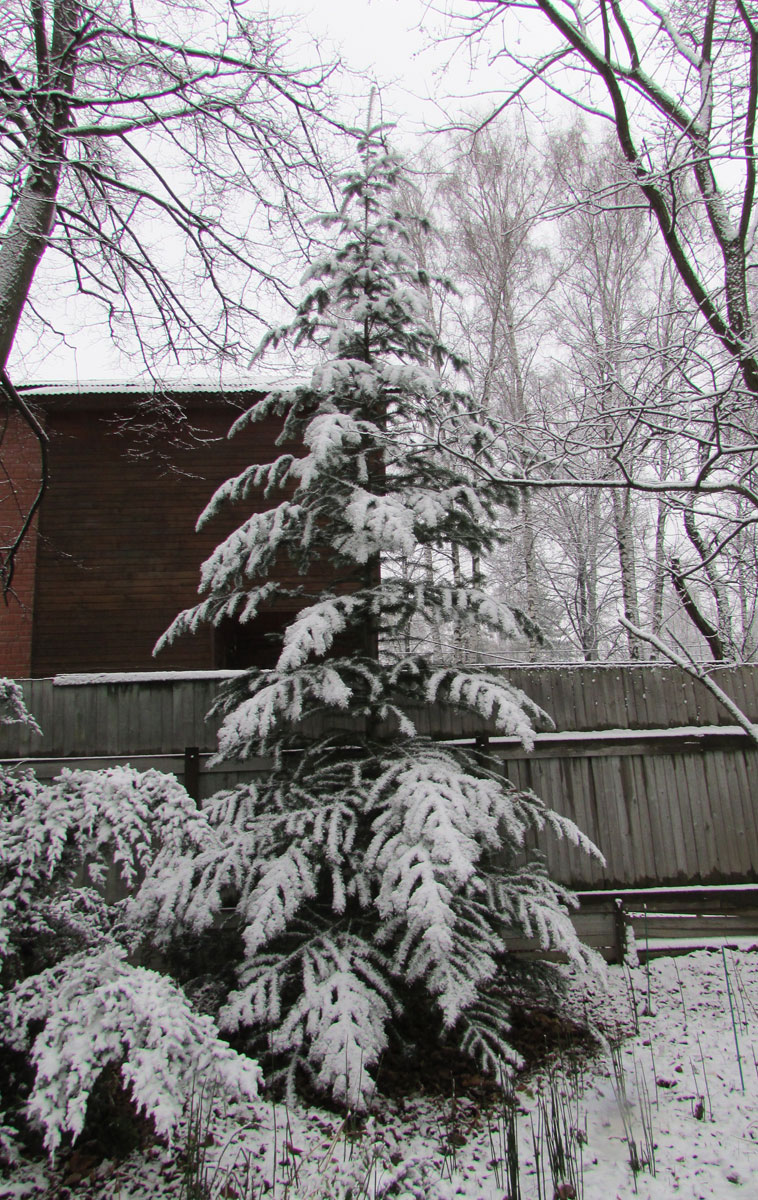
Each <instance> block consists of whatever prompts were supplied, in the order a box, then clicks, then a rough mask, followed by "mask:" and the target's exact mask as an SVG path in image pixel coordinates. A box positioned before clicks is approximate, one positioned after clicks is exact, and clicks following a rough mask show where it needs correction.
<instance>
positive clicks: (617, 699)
mask: <svg viewBox="0 0 758 1200" xmlns="http://www.w3.org/2000/svg"><path fill="white" fill-rule="evenodd" d="M227 674H230V673H227V672H218V671H213V672H186V673H185V672H155V673H152V672H134V673H131V672H129V673H119V674H115V675H111V674H102V675H86V676H70V675H69V676H59V677H57V678H56V679H31V680H24V681H22V686H23V689H24V695H25V697H26V703H27V707H28V708H29V711H30V712H32V713H34V715H35V716H36V718H37V720H38V722H39V724H40V726H41V728H42V731H43V733H42V737H40V736H39V735H36V734H33V733H31V732H29V731H28V730H24V729H23V727H21V726H8V727H5V728H2V729H0V758H3V757H6V758H17V757H20V756H25V755H30V756H36V757H63V756H69V755H97V754H160V753H164V754H171V753H177V752H178V753H181V752H182V751H183V749H184V747H185V746H198V747H199V748H200V749H201V750H215V748H216V728H217V723H216V722H209V721H206V720H205V717H206V714H207V712H208V710H209V708H210V707H211V704H212V702H213V699H214V698H215V696H216V695H217V693H218V689H219V688H220V687H221V686H222V684H223V678H222V676H224V677H225V676H226V675H227ZM503 674H505V675H506V677H507V678H508V680H509V682H510V683H512V684H514V685H515V686H516V687H519V688H521V689H522V690H523V691H524V692H525V693H526V694H527V695H528V696H529V697H530V699H532V700H534V701H535V702H536V703H537V704H538V705H539V706H540V707H541V708H543V709H544V710H545V711H546V712H547V713H549V714H550V716H551V717H552V719H553V721H554V723H555V732H556V733H592V732H599V731H623V730H639V731H643V730H662V729H678V728H682V727H688V728H689V727H704V726H708V727H711V726H718V727H723V728H724V732H725V733H726V732H727V728H726V727H730V726H732V725H733V724H734V719H733V717H732V716H731V714H729V713H728V712H726V711H725V710H722V709H721V706H720V705H719V704H718V702H717V701H716V699H715V698H714V697H713V696H712V695H711V694H710V692H708V691H707V690H706V689H705V688H704V687H703V686H702V685H701V684H699V683H698V682H697V681H696V680H694V679H692V678H691V677H690V676H688V675H686V674H685V673H684V672H683V671H681V670H679V669H678V668H676V667H670V666H666V665H662V664H645V665H639V666H633V667H627V666H618V665H617V664H611V665H598V664H593V665H588V666H583V665H577V666H570V667H552V666H542V665H541V666H523V667H521V666H520V667H508V668H504V669H503ZM717 678H718V681H719V684H720V686H721V687H722V688H723V689H724V691H725V692H727V694H728V695H730V696H731V697H732V698H733V699H734V700H735V702H736V703H737V704H738V705H739V706H740V707H741V708H742V709H743V710H744V711H745V713H746V714H747V716H749V717H750V719H751V720H753V721H756V720H758V667H755V666H738V667H721V668H718V670H717ZM413 718H414V720H415V722H416V724H417V727H418V729H419V731H420V732H423V733H426V734H429V735H431V736H435V737H442V738H451V739H452V738H473V737H476V736H478V735H481V734H487V733H488V732H494V730H493V729H491V728H490V726H489V724H488V722H487V721H486V720H484V719H483V718H482V717H477V716H475V715H472V714H467V713H450V712H447V713H446V712H444V711H442V710H441V709H440V708H439V707H438V706H436V705H428V706H426V707H425V708H423V709H420V710H418V711H417V712H414V713H413ZM344 724H345V726H346V727H347V728H350V727H351V718H350V716H349V714H346V716H345V717H344ZM312 731H315V729H314V730H311V728H310V727H309V728H308V730H307V732H312Z"/></svg>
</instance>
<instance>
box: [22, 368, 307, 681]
mask: <svg viewBox="0 0 758 1200" xmlns="http://www.w3.org/2000/svg"><path fill="white" fill-rule="evenodd" d="M23 394H24V397H25V399H26V401H27V402H28V403H29V404H30V405H32V406H33V408H34V410H35V411H36V413H37V414H38V415H39V417H40V419H41V420H42V422H43V424H44V426H45V428H46V430H47V433H48V435H49V439H50V441H49V486H48V491H47V494H46V496H45V499H44V501H43V503H42V506H41V509H40V511H39V516H38V519H37V520H36V521H35V525H34V528H33V530H32V531H31V536H30V537H29V538H28V540H27V543H26V545H25V546H24V548H23V550H22V553H21V556H20V559H19V561H18V565H17V568H16V574H15V579H14V594H13V595H12V596H10V597H9V603H8V604H7V605H6V606H3V605H2V604H0V674H4V675H10V676H15V677H17V678H19V677H26V676H46V675H55V674H58V673H62V672H96V671H140V670H156V669H157V670H196V669H213V668H225V667H238V666H248V665H250V664H252V663H256V664H257V665H260V666H268V665H271V663H272V662H273V661H274V658H275V655H276V653H277V645H276V643H277V641H278V638H277V636H276V635H277V633H278V634H280V633H281V631H282V630H283V628H284V627H285V625H286V624H287V622H288V621H289V619H290V618H291V615H292V611H293V610H294V609H296V607H297V601H296V600H288V601H286V602H280V603H279V604H278V605H275V606H273V607H272V608H271V609H270V610H269V611H268V612H266V613H263V614H261V615H260V616H259V617H258V618H257V619H256V621H255V622H253V623H252V624H249V625H245V626H240V625H238V624H236V623H235V622H228V623H227V624H226V625H225V626H224V627H223V628H220V629H217V630H211V629H208V628H205V629H203V630H201V631H199V632H198V633H197V634H196V635H194V636H192V637H190V636H186V637H183V638H182V639H180V640H179V641H177V642H176V643H174V645H173V646H171V647H170V648H169V649H167V650H165V651H163V652H162V653H161V654H160V656H159V657H158V658H153V655H152V651H153V646H154V645H155V642H156V640H157V639H158V637H159V636H160V635H161V633H162V632H163V631H164V630H165V629H166V627H167V626H168V625H169V624H170V623H171V621H172V620H173V618H174V617H175V616H176V614H177V612H179V611H180V610H181V609H183V608H187V607H189V606H191V605H192V604H194V603H195V602H196V600H197V586H198V581H199V568H200V564H201V562H202V561H203V560H204V559H205V558H206V557H207V556H208V554H209V553H210V552H211V550H212V549H213V547H214V546H216V545H217V544H218V542H219V541H220V540H221V539H222V538H223V537H225V536H226V534H228V533H229V532H230V531H231V530H232V529H233V528H235V527H236V525H238V524H239V523H240V521H241V520H242V519H244V517H245V516H246V515H248V514H249V513H250V512H251V511H255V510H256V508H258V509H264V508H267V507H269V506H270V504H271V503H272V501H271V500H265V499H264V498H263V496H261V495H258V494H255V495H254V496H253V497H252V498H251V499H249V500H248V501H246V502H245V504H244V505H242V506H238V507H236V508H235V509H233V510H229V511H227V512H226V513H224V514H222V515H220V516H219V517H217V518H214V520H213V521H211V522H210V523H209V524H208V525H207V526H205V527H204V528H203V530H202V531H201V532H200V533H196V532H195V523H196V521H197V517H198V515H199V513H200V512H201V511H202V509H203V508H204V507H205V505H206V504H207V502H208V500H209V499H210V497H211V495H212V493H213V492H214V491H215V489H216V488H217V487H218V486H219V484H221V483H222V482H223V481H224V480H225V479H228V478H229V477H230V476H232V475H236V474H238V473H239V472H240V471H241V470H242V469H243V468H244V467H245V466H247V465H248V464H249V463H252V462H268V461H270V460H271V459H272V458H273V457H275V456H276V454H277V453H280V452H281V449H280V448H277V447H276V446H275V440H276V437H277V434H278V432H279V427H278V426H277V425H276V424H275V423H274V422H268V423H266V422H262V423H258V424H252V425H249V426H248V427H246V428H245V429H244V431H243V432H241V433H239V434H238V435H237V436H235V437H234V438H232V439H228V438H227V433H228V430H229V427H230V425H231V423H232V421H233V420H234V419H235V417H236V416H237V415H239V413H240V412H242V411H244V410H245V409H246V408H248V407H249V406H250V404H251V403H252V402H253V401H254V400H255V399H256V395H257V393H256V392H254V391H252V390H250V389H249V388H242V387H240V388H226V389H225V390H224V391H223V392H220V391H219V390H218V388H215V389H213V388H211V387H209V386H184V387H177V388H171V389H170V390H169V391H168V396H163V397H162V403H163V406H164V408H165V405H166V403H167V402H168V404H169V405H173V404H175V405H176V408H175V410H174V412H173V418H172V420H170V421H169V422H168V423H167V428H168V429H169V430H170V431H171V436H170V437H168V438H167V436H166V432H165V430H164V429H162V430H160V431H159V432H156V430H155V425H156V419H155V415H154V397H153V396H152V394H150V393H149V392H147V391H145V390H144V389H140V388H139V387H137V386H129V385H117V384H111V383H108V384H86V383H83V384H80V385H78V386H74V385H58V386H39V387H27V388H24V389H23ZM3 462H4V466H5V469H6V472H7V476H8V478H10V479H12V480H13V487H14V489H15V497H16V499H14V496H13V494H12V493H11V491H10V490H9V484H8V482H7V480H6V482H5V492H4V493H3V494H0V501H2V503H0V526H2V525H5V526H6V528H10V527H11V525H12V524H13V521H14V520H17V513H18V510H19V509H20V508H22V507H23V505H24V504H25V503H26V502H27V501H28V498H29V497H30V496H31V495H33V494H34V489H35V486H36V482H37V478H38V470H39V457H38V449H37V446H36V444H35V442H34V440H33V438H32V437H31V435H30V434H29V433H28V432H27V430H26V427H25V426H23V425H22V423H21V421H20V420H18V419H17V418H14V417H13V415H11V417H10V425H9V427H8V429H7V430H6V434H5V438H4V441H3ZM0 492H2V485H0ZM16 500H17V501H18V504H16ZM0 534H2V529H0ZM282 570H283V573H284V574H285V575H286V574H287V572H291V573H292V576H293V578H292V582H293V583H294V584H302V583H303V582H304V581H303V579H302V577H299V576H296V575H295V572H294V569H293V568H292V567H287V566H285V567H283V569H282ZM322 575H323V577H322ZM327 577H328V568H325V570H324V572H323V573H321V572H319V573H317V574H316V573H314V574H313V575H309V576H308V579H307V583H308V584H309V585H310V586H315V587H318V586H319V585H320V584H322V583H324V582H325V581H326V578H327ZM310 586H309V590H310ZM271 634H273V635H274V637H273V638H272V637H268V636H266V635H271Z"/></svg>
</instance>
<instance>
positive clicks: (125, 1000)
mask: <svg viewBox="0 0 758 1200" xmlns="http://www.w3.org/2000/svg"><path fill="white" fill-rule="evenodd" d="M3 1010H4V1011H3V1015H4V1018H5V1022H6V1034H5V1036H6V1038H7V1039H9V1040H11V1042H12V1044H15V1045H16V1046H17V1048H20V1049H26V1048H27V1046H29V1045H30V1053H31V1060H32V1063H33V1064H34V1067H35V1071H36V1076H35V1081H34V1086H33V1089H32V1092H31V1096H30V1097H29V1102H28V1109H29V1113H30V1114H31V1116H32V1117H33V1118H34V1119H35V1120H36V1121H37V1122H38V1123H39V1124H40V1126H41V1127H42V1128H43V1129H44V1130H45V1146H46V1147H47V1149H48V1150H49V1151H50V1152H51V1153H54V1152H55V1150H56V1149H57V1148H58V1146H59V1145H60V1142H61V1138H62V1137H63V1135H64V1134H66V1133H68V1134H70V1135H71V1136H72V1138H74V1139H75V1138H77V1137H78V1136H79V1134H80V1133H81V1131H82V1128H83V1127H84V1120H85V1116H86V1110H87V1100H88V1098H89V1095H90V1093H91V1091H92V1089H93V1087H94V1085H95V1083H96V1082H97V1079H98V1077H99V1076H100V1075H101V1073H102V1072H103V1070H104V1069H105V1068H106V1067H107V1066H109V1065H110V1064H116V1065H117V1066H118V1067H119V1070H120V1074H121V1077H122V1080H123V1082H124V1085H125V1086H126V1087H127V1088H128V1089H129V1091H130V1094H131V1096H132V1099H133V1100H134V1103H135V1104H136V1106H137V1107H138V1108H139V1109H142V1110H143V1111H144V1113H145V1115H146V1116H148V1117H150V1118H152V1120H153V1122H154V1124H155V1129H156V1131H157V1133H158V1134H161V1135H163V1136H165V1137H170V1136H171V1134H172V1132H173V1130H174V1129H175V1127H176V1125H177V1124H178V1122H179V1120H180V1118H181V1116H182V1113H183V1111H184V1107H185V1104H186V1102H187V1100H188V1098H189V1096H190V1094H191V1092H192V1089H193V1085H194V1083H195V1081H196V1080H197V1079H201V1080H202V1081H203V1084H204V1086H209V1087H211V1088H215V1089H216V1090H218V1091H223V1092H229V1093H231V1094H232V1095H234V1096H246V1097H249V1098H253V1097H255V1096H256V1095H257V1093H258V1085H259V1082H260V1074H259V1070H258V1066H257V1064H256V1063H255V1062H254V1061H253V1060H252V1059H249V1058H245V1057H244V1056H242V1055H239V1054H237V1053H236V1052H235V1051H234V1050H232V1049H231V1048H230V1047H229V1046H228V1045H227V1044H226V1043H225V1042H222V1041H221V1040H220V1039H219V1037H218V1029H217V1027H216V1025H215V1023H214V1022H213V1021H212V1020H211V1018H210V1017H208V1016H204V1015H200V1014H199V1013H195V1012H193V1011H192V1009H191V1007H190V1005H189V1003H188V1001H187V998H186V996H184V995H183V994H182V993H181V991H180V990H179V989H178V988H177V987H176V986H175V985H174V984H173V983H172V982H171V980H169V979H167V978H166V977H165V976H163V975H159V974H157V973H156V972H155V971H148V970H145V969H144V968H142V967H133V966H130V965H129V964H128V963H127V962H125V960H124V953H123V951H120V952H119V951H118V950H114V949H112V948H109V949H107V950H103V951H100V952H99V953H91V952H90V953H81V954H76V955H70V956H69V957H67V958H66V959H64V960H63V962H61V963H59V964H58V965H57V966H55V967H50V968H49V969H48V970H46V971H42V972H40V973H39V974H38V975H35V976H33V977H32V978H30V979H26V980H24V981H23V982H22V983H19V984H17V985H16V987H15V988H14V989H12V991H11V992H10V993H9V994H8V996H7V997H6V999H5V1002H4V1005H3ZM39 1024H41V1025H42V1029H41V1031H40V1032H39V1033H37V1034H36V1036H34V1035H30V1033H29V1026H30V1025H34V1026H35V1027H36V1026H38V1025H39Z"/></svg>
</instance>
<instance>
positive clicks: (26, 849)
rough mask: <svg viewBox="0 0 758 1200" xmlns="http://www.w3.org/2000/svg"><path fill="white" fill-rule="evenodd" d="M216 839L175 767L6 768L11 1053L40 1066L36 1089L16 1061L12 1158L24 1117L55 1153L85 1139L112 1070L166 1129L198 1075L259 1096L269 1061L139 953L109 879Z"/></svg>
mask: <svg viewBox="0 0 758 1200" xmlns="http://www.w3.org/2000/svg"><path fill="white" fill-rule="evenodd" d="M214 842H215V835H214V832H213V830H212V828H211V827H210V826H209V824H208V822H207V821H206V819H205V818H204V817H203V815H202V814H201V813H199V812H198V809H197V806H196V805H195V803H194V801H193V800H191V798H190V797H189V796H188V795H187V793H186V791H185V789H184V788H183V787H182V786H181V784H180V783H179V782H178V781H177V780H176V778H175V777H174V776H173V775H162V774H160V773H159V772H157V771H145V772H139V771H135V770H133V769H132V768H131V767H117V768H111V769H108V770H103V771H64V772H63V773H62V774H61V775H60V776H59V777H58V778H57V779H55V780H53V781H52V783H50V784H45V783H42V782H40V781H38V780H37V779H35V778H34V776H33V775H32V774H31V773H30V772H20V773H18V774H14V773H11V772H6V771H2V772H0V1043H1V1044H2V1046H3V1047H4V1048H5V1049H4V1052H3V1054H2V1056H0V1057H3V1058H4V1059H9V1058H10V1055H13V1054H15V1055H16V1056H17V1059H18V1060H19V1061H23V1059H22V1056H26V1058H27V1060H28V1061H29V1062H30V1063H31V1066H32V1068H33V1072H34V1079H33V1083H32V1085H31V1090H30V1091H29V1089H28V1088H27V1089H26V1091H28V1094H26V1093H25V1091H24V1086H23V1083H22V1080H21V1079H20V1078H18V1079H14V1078H13V1069H12V1067H10V1068H4V1070H3V1074H4V1076H5V1077H6V1078H5V1089H6V1098H5V1101H6V1106H7V1107H8V1108H9V1109H15V1113H14V1112H9V1113H8V1114H6V1115H5V1117H3V1114H2V1112H0V1118H2V1119H0V1127H1V1128H0V1154H2V1155H3V1156H4V1157H5V1158H11V1157H12V1154H13V1126H14V1124H17V1123H18V1122H17V1120H16V1118H21V1119H22V1121H24V1122H26V1123H27V1124H28V1123H30V1122H31V1124H33V1125H36V1126H37V1127H39V1128H40V1129H41V1131H42V1132H43V1134H44V1142H45V1145H46V1147H47V1148H48V1150H49V1151H50V1152H54V1151H55V1150H56V1148H57V1147H58V1146H59V1144H60V1142H61V1139H62V1137H63V1136H65V1135H68V1136H70V1137H71V1138H72V1139H75V1138H76V1137H77V1136H78V1135H79V1134H80V1133H81V1130H82V1128H83V1125H84V1120H85V1116H86V1112H87V1103H88V1100H89V1097H90V1095H91V1093H92V1089H93V1088H94V1087H95V1085H96V1084H97V1082H98V1079H99V1077H100V1076H101V1075H102V1072H103V1071H104V1070H105V1069H106V1068H109V1067H110V1068H115V1069H117V1071H118V1072H119V1074H120V1078H121V1081H122V1084H123V1087H124V1090H125V1091H126V1092H128V1094H129V1095H130V1097H131V1099H132V1101H133V1103H134V1104H135V1105H136V1107H137V1108H139V1109H142V1110H143V1111H144V1113H145V1114H146V1115H147V1116H148V1117H149V1118H151V1119H152V1121H153V1124H154V1127H155V1129H156V1131H157V1132H158V1133H159V1134H161V1135H165V1136H170V1134H171V1131H172V1130H173V1128H174V1126H175V1125H176V1123H177V1121H178V1120H179V1117H180V1116H181V1113H182V1108H183V1105H184V1103H185V1101H186V1100H187V1098H188V1096H189V1094H190V1092H191V1089H192V1082H193V1079H195V1078H196V1077H201V1078H203V1079H204V1080H207V1081H210V1082H212V1083H215V1084H216V1086H217V1088H218V1090H230V1091H231V1092H232V1093H233V1094H235V1095H236V1094H239V1093H240V1092H243V1093H245V1094H246V1095H254V1094H255V1090H256V1087H257V1081H258V1068H257V1065H256V1064H255V1062H254V1061H253V1060H251V1059H249V1058H247V1057H245V1056H240V1055H238V1054H236V1053H235V1052H234V1051H233V1050H232V1049H231V1048H230V1047H229V1046H228V1045H227V1044H226V1043H225V1042H222V1041H221V1040H220V1039H219V1033H218V1028H217V1025H216V1024H215V1022H214V1021H213V1020H212V1019H211V1018H210V1017H209V1016H205V1015H200V1014H198V1013H196V1012H193V1010H192V1008H191V1006H190V1004H189V1002H188V999H187V997H186V995H185V994H184V993H183V992H182V990H181V989H180V988H179V987H177V986H176V984H175V983H174V982H173V981H172V980H171V979H169V978H167V977H165V976H162V975H158V974H156V973H155V972H153V971H149V970H146V969H144V968H142V967H137V966H133V965H131V964H130V963H129V962H128V961H127V953H128V951H129V950H130V949H131V948H133V946H134V945H135V944H136V943H137V942H139V941H140V940H141V938H142V931H141V930H139V929H136V928H134V927H133V926H132V925H130V923H129V912H130V910H129V908H128V906H127V905H125V904H124V903H120V904H107V903H106V902H105V899H104V896H103V894H102V889H101V885H102V883H103V880H104V878H105V874H106V871H107V870H108V869H109V867H112V866H115V868H116V870H117V871H118V873H119V875H120V877H121V879H122V881H123V883H124V884H125V885H126V886H127V887H128V888H132V889H134V888H135V887H137V886H138V884H139V880H140V878H141V876H142V875H143V874H144V873H145V872H146V871H148V870H149V868H150V867H151V866H153V865H154V864H155V862H156V860H160V858H161V855H164V856H165V855H170V856H172V858H176V856H178V855H181V854H182V853H185V852H187V850H188V849H192V850H195V851H197V850H198V849H199V848H200V847H201V846H202V847H204V848H207V847H209V846H212V845H213V844H214ZM9 1052H10V1055H9ZM20 1075H23V1071H21V1072H20ZM8 1077H9V1078H8ZM9 1083H10V1085H11V1086H9ZM0 1107H1V1105H0Z"/></svg>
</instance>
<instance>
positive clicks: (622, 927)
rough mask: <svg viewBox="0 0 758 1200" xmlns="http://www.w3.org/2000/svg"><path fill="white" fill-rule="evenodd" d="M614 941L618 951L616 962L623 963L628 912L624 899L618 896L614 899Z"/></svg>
mask: <svg viewBox="0 0 758 1200" xmlns="http://www.w3.org/2000/svg"><path fill="white" fill-rule="evenodd" d="M613 941H614V945H615V951H616V962H617V963H623V962H624V959H625V958H626V913H625V912H624V901H623V900H622V899H621V897H620V896H616V898H615V900H614V901H613Z"/></svg>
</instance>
